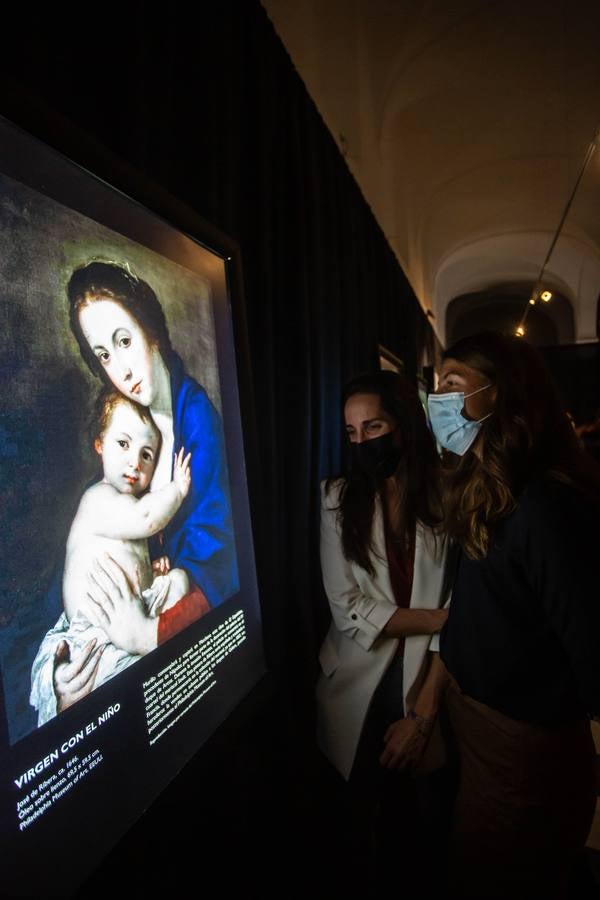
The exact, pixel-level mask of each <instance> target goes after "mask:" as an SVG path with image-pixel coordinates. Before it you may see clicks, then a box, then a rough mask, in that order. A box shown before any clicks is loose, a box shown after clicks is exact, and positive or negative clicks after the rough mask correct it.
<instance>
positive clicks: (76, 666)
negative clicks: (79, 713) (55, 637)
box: [52, 638, 106, 712]
mask: <svg viewBox="0 0 600 900" xmlns="http://www.w3.org/2000/svg"><path fill="white" fill-rule="evenodd" d="M96 644H97V641H96V638H92V640H91V641H88V642H87V644H86V645H85V646H84V648H83V650H82V651H81V653H79V654H78V655H77V656H76V657H75V659H73V660H72V659H71V653H70V650H69V645H68V644H67V642H66V641H61V642H60V643H59V644H58V646H57V648H56V650H55V652H54V673H53V679H52V680H53V684H54V693H55V695H56V709H57V711H58V712H63V710H65V709H68V708H69V706H72V705H73V704H74V703H77V701H78V700H81V699H83V697H85V696H87V694H89V693H90V691H92V690H93V689H94V682H95V680H96V672H97V671H98V664H99V662H100V657H101V656H102V652H103V650H104V648H105V646H106V644H100V646H99V647H97V646H96Z"/></svg>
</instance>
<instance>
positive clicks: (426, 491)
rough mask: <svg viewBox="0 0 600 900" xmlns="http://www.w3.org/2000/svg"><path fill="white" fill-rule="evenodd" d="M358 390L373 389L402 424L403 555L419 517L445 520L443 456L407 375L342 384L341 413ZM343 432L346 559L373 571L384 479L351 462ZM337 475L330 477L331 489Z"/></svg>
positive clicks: (377, 375) (399, 533) (399, 532)
mask: <svg viewBox="0 0 600 900" xmlns="http://www.w3.org/2000/svg"><path fill="white" fill-rule="evenodd" d="M354 394H375V395H376V396H378V397H379V400H380V402H381V406H382V408H383V409H384V410H385V412H386V413H387V414H388V415H389V416H391V417H392V418H393V419H394V421H395V422H396V424H397V426H398V428H399V429H400V435H401V441H402V450H403V453H402V458H401V460H400V462H399V464H398V467H397V469H396V472H395V473H394V475H393V477H394V478H395V479H396V483H397V486H398V489H399V510H398V512H399V516H398V522H397V523H396V528H395V530H394V532H393V534H392V535H391V537H392V539H393V540H394V542H395V544H396V545H397V547H398V552H399V555H400V556H401V557H406V556H407V555H408V554H409V553H411V552H412V550H413V549H414V542H415V527H416V523H417V521H419V522H422V523H423V524H424V525H429V526H431V527H434V528H435V527H436V526H438V525H440V524H441V522H442V510H441V492H440V461H439V459H438V456H437V453H436V449H435V442H434V440H433V437H432V435H431V432H430V431H429V427H428V424H427V419H426V416H425V411H424V409H423V406H422V404H421V401H420V400H419V395H418V393H417V390H416V388H415V387H413V385H412V384H411V383H410V382H409V381H408V379H407V378H405V377H404V376H403V375H399V374H397V373H396V372H391V371H381V372H374V373H367V374H363V375H358V376H356V377H355V378H352V379H351V380H350V381H348V382H347V384H346V385H345V386H344V389H343V392H342V416H343V410H344V407H345V405H346V402H347V400H349V398H350V397H352V396H353V395H354ZM344 434H345V444H346V451H347V466H346V474H345V476H344V480H343V484H342V487H341V490H340V494H339V506H338V522H339V524H340V530H341V537H342V549H343V552H344V556H345V557H346V559H348V560H350V561H351V562H356V563H358V565H359V566H361V567H362V568H363V569H365V571H367V572H368V573H369V574H370V575H373V574H374V567H373V563H372V560H371V556H370V554H371V553H372V550H373V548H372V529H373V514H374V511H375V497H376V495H377V494H379V495H381V491H382V488H383V480H382V479H379V480H376V479H373V478H372V477H371V476H369V475H368V474H367V473H366V472H364V471H363V470H362V469H360V468H358V467H356V466H354V465H353V464H352V455H351V453H350V441H349V439H348V436H347V434H346V433H345V432H344ZM335 480H336V479H330V480H329V481H328V482H327V485H326V490H327V491H328V490H329V489H330V487H331V485H332V483H333V481H335Z"/></svg>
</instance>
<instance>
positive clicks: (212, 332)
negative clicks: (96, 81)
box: [0, 120, 264, 895]
mask: <svg viewBox="0 0 600 900" xmlns="http://www.w3.org/2000/svg"><path fill="white" fill-rule="evenodd" d="M211 235H212V231H211ZM229 246H230V245H228V247H229ZM228 254H229V249H227V250H224V249H223V248H222V247H221V248H220V247H218V246H214V245H210V243H209V242H208V240H207V239H206V238H205V236H204V235H203V234H202V229H201V227H200V226H199V227H198V233H194V234H193V236H189V235H188V234H186V233H184V232H183V231H181V230H179V229H178V228H177V227H176V223H175V224H171V223H168V222H166V221H164V220H163V219H162V218H160V217H159V216H157V215H156V214H154V213H153V212H151V211H150V210H149V209H148V208H146V207H145V206H142V205H140V204H139V203H137V202H135V201H134V200H132V199H130V198H128V197H125V196H124V195H123V194H121V193H119V192H117V191H116V190H114V189H112V188H111V187H109V186H107V185H106V184H104V183H103V182H101V181H100V180H98V179H96V178H94V177H93V176H92V175H90V174H89V173H87V172H86V171H84V170H83V169H81V168H79V167H77V166H76V165H74V164H73V163H71V162H69V161H68V160H66V159H65V158H63V157H61V156H60V155H59V154H57V153H55V152H54V151H53V150H51V149H49V148H48V147H46V146H45V145H43V144H41V143H40V142H38V141H36V140H35V139H33V138H32V137H30V136H29V135H27V134H25V133H24V132H22V131H20V130H18V129H16V128H14V127H13V126H12V125H11V124H10V123H8V122H6V121H4V120H0V289H1V290H0V323H1V327H0V342H1V343H2V352H1V356H0V359H2V365H1V367H0V378H1V381H2V384H1V388H0V397H1V399H0V458H1V459H0V479H1V480H2V486H1V496H2V507H1V516H2V558H1V566H0V582H1V585H2V590H1V591H0V667H1V669H0V671H1V681H2V702H3V716H2V729H3V731H2V736H1V738H2V746H1V754H2V758H1V769H0V771H1V772H2V776H1V777H2V801H1V802H2V833H3V834H2V836H3V845H4V847H5V848H6V849H7V851H9V852H6V853H5V862H4V863H3V869H4V872H3V884H4V887H5V888H6V889H8V887H9V886H10V888H11V892H12V893H13V894H15V895H19V894H23V895H31V894H32V893H35V892H36V891H37V890H39V891H41V892H44V893H52V886H53V885H57V886H58V885H60V889H61V892H63V893H69V890H70V889H72V888H73V887H74V886H76V884H77V883H78V882H79V881H81V879H82V878H83V877H85V875H86V874H87V872H88V871H89V870H90V868H92V867H93V866H94V865H95V864H96V863H97V861H98V860H99V858H100V857H101V856H102V855H103V853H105V852H106V850H107V849H109V848H110V846H112V845H113V844H114V842H115V841H116V839H117V838H118V837H119V835H120V834H122V833H123V831H124V830H125V829H126V828H127V827H129V825H130V824H131V823H132V822H133V821H135V819H136V818H137V817H138V816H139V815H140V814H141V812H142V810H143V809H144V808H145V807H147V806H148V804H149V802H150V801H151V799H152V798H153V797H154V796H156V794H157V793H158V792H159V791H160V790H162V789H163V788H164V787H165V786H166V784H167V783H168V782H169V781H170V780H171V779H172V778H173V777H174V776H175V774H176V773H177V772H178V771H179V769H180V768H181V766H182V765H183V764H184V763H185V762H186V760H187V759H189V757H190V756H191V755H192V754H193V753H195V752H196V751H197V750H198V749H199V748H200V747H201V746H202V744H203V743H204V742H205V741H206V740H207V738H208V737H209V736H210V735H211V734H212V733H213V731H214V730H215V729H216V727H217V726H218V725H219V724H220V723H221V722H223V721H224V719H225V718H226V717H227V716H228V715H229V714H230V713H231V711H232V710H233V709H234V707H235V706H236V705H237V704H238V703H239V701H240V700H241V699H242V698H243V697H244V696H245V695H246V694H247V693H248V692H249V690H250V689H251V688H252V686H253V685H254V684H256V683H257V681H258V680H259V678H260V677H261V675H262V674H263V672H264V662H263V654H262V640H261V626H260V611H259V603H258V593H257V587H256V575H255V563H254V552H253V541H252V531H251V525H250V515H249V504H248V490H247V481H246V466H245V458H244V444H243V436H242V424H241V415H240V405H239V391H238V387H239V385H238V359H236V353H235V349H234V347H235V338H236V336H237V337H239V335H236V334H235V329H236V328H239V327H240V325H239V318H238V317H236V316H234V315H233V313H232V300H233V299H235V298H232V296H231V295H230V285H229V281H230V279H229V278H228V267H229V266H230V264H231V259H230V256H229V255H228ZM238 301H239V298H238ZM241 374H243V373H241ZM59 848H62V851H63V852H67V851H68V857H69V860H70V864H69V867H68V871H67V872H65V869H64V867H62V866H61V865H60V864H59V862H58V860H59V859H60V857H61V854H59V855H58V856H57V849H59ZM32 861H33V862H35V865H34V866H32V865H31V862H32Z"/></svg>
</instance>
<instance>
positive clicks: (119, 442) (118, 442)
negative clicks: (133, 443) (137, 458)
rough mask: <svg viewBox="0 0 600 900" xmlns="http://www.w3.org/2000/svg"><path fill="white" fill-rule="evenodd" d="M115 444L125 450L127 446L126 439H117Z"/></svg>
mask: <svg viewBox="0 0 600 900" xmlns="http://www.w3.org/2000/svg"><path fill="white" fill-rule="evenodd" d="M117 444H118V445H119V447H121V448H122V449H123V450H127V446H128V444H127V441H123V440H119V441H117Z"/></svg>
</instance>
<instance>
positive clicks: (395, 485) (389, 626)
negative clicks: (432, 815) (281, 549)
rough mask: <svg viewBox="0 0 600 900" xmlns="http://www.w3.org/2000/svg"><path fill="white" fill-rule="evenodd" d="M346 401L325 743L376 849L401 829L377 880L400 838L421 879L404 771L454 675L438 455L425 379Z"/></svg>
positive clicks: (411, 788) (384, 377)
mask: <svg viewBox="0 0 600 900" xmlns="http://www.w3.org/2000/svg"><path fill="white" fill-rule="evenodd" d="M342 405H343V416H344V427H345V434H346V450H347V457H348V463H347V467H346V472H345V474H344V476H343V477H341V478H336V479H330V480H329V481H327V482H324V483H323V485H322V504H321V567H322V574H323V582H324V586H325V590H326V593H327V597H328V600H329V606H330V609H331V614H332V621H331V625H330V628H329V631H328V634H327V636H326V638H325V641H324V643H323V646H322V648H321V652H320V656H319V660H320V664H321V675H320V678H319V682H318V687H317V713H318V737H319V744H320V747H321V749H322V750H323V752H324V753H325V755H326V756H327V757H328V759H329V760H330V762H331V763H332V764H333V765H334V766H335V768H336V769H337V770H338V772H339V773H340V774H341V775H342V777H343V778H344V779H346V780H347V781H348V782H349V785H348V791H347V793H348V795H349V801H350V807H351V810H352V814H353V815H354V816H356V817H357V818H356V821H355V826H354V828H353V830H354V831H355V832H356V833H358V834H361V835H362V836H363V840H364V848H365V853H368V852H369V849H373V846H372V840H373V838H374V836H375V838H377V837H378V836H379V837H380V836H381V834H382V833H383V834H384V835H385V836H386V837H387V840H388V841H389V843H388V845H387V851H384V850H382V848H381V847H380V848H379V852H380V853H382V856H381V858H380V860H379V864H375V863H374V862H373V869H372V871H371V876H372V881H374V880H375V878H376V877H377V873H378V871H380V864H383V863H385V861H386V857H387V855H389V854H388V851H389V850H390V848H393V853H394V856H396V855H397V853H398V852H402V853H404V854H405V856H406V859H407V860H408V859H410V860H411V863H412V864H413V868H411V872H412V873H414V879H415V884H416V883H419V884H422V878H423V869H422V866H421V865H420V864H419V860H421V862H422V857H423V854H426V853H431V852H433V851H432V848H433V847H434V846H435V838H434V835H433V833H432V829H431V823H430V825H429V831H428V832H427V831H426V829H425V828H424V823H423V821H422V820H421V819H420V817H419V813H418V812H417V807H418V799H417V796H416V794H415V791H417V790H418V788H417V787H416V785H415V782H414V781H413V780H411V779H410V778H409V777H408V776H407V775H406V774H404V773H406V772H408V771H411V770H414V768H415V767H416V766H418V765H419V763H420V762H421V761H422V760H423V759H424V753H425V750H426V748H427V750H428V752H430V749H431V746H432V743H433V742H431V743H429V744H428V740H429V737H430V733H431V731H432V728H433V724H434V720H435V716H436V711H437V706H438V702H439V689H440V684H443V680H442V681H441V682H440V677H439V675H440V670H441V671H442V674H443V668H442V667H439V654H438V653H437V652H436V651H437V632H439V630H440V629H441V627H442V625H443V624H444V622H445V621H446V618H447V611H446V610H445V609H443V608H441V607H443V605H444V602H445V600H446V594H445V580H444V574H445V573H444V559H445V542H444V539H443V536H442V533H441V531H440V529H439V525H440V524H441V521H442V509H441V498H440V464H439V459H438V457H437V453H436V449H435V444H434V441H433V439H432V437H431V434H430V432H429V429H428V427H427V422H426V418H425V414H424V410H423V407H422V405H421V403H420V401H419V397H418V394H417V391H416V389H415V388H414V387H413V386H412V385H411V384H410V383H409V382H408V380H407V379H405V378H404V377H403V376H401V375H398V374H396V373H393V372H389V371H386V372H377V373H374V374H367V375H364V376H359V377H357V378H354V379H352V380H351V381H350V382H349V383H348V384H347V385H346V386H345V389H344V393H343V397H342ZM394 769H397V770H403V774H400V773H399V772H388V770H394ZM382 803H383V804H384V805H385V804H386V803H387V806H388V808H393V815H391V816H389V819H388V823H387V825H388V827H387V828H386V829H384V830H383V832H382V831H381V830H378V829H377V828H376V827H374V817H375V811H376V808H377V807H378V805H380V804H382ZM381 871H383V870H381ZM385 871H387V870H385ZM412 877H413V876H412V875H411V874H410V873H409V874H408V875H407V876H406V878H405V879H404V881H403V885H404V886H405V887H406V886H407V885H408V883H409V881H410V884H411V885H412V881H411V878H412Z"/></svg>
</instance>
